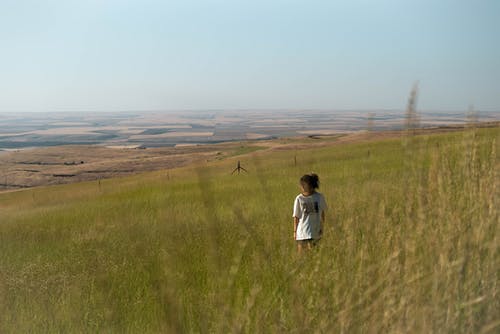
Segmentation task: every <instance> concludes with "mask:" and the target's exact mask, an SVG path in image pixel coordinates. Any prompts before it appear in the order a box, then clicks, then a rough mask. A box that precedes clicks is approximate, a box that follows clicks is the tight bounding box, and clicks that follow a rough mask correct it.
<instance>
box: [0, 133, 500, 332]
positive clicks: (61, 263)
mask: <svg viewBox="0 0 500 334" xmlns="http://www.w3.org/2000/svg"><path fill="white" fill-rule="evenodd" d="M498 137H499V129H498V128H494V129H480V130H479V129H470V130H467V131H464V132H457V133H453V134H445V135H444V134H443V135H432V136H408V137H403V138H402V139H401V140H394V139H391V140H384V141H377V142H372V143H362V144H347V145H338V146H332V147H327V148H316V149H310V150H300V151H297V152H293V151H273V152H254V153H252V154H251V155H248V156H246V157H239V159H240V160H241V161H242V165H243V166H244V167H245V168H247V169H249V170H250V174H248V175H246V174H242V175H239V176H236V175H234V176H231V175H230V172H231V170H232V169H233V168H234V165H235V161H236V160H235V159H228V160H225V161H220V162H217V163H210V164H206V165H204V166H196V167H193V168H183V169H178V170H173V171H170V172H169V173H168V177H167V172H155V173H148V174H144V175H139V176H134V177H129V178H122V179H110V180H104V181H101V186H99V185H98V183H97V182H89V183H81V184H72V185H65V186H56V187H46V188H38V189H33V190H28V191H21V192H13V193H6V194H0V332H1V333H13V332H15V333H18V332H19V333H20V332H100V333H102V332H119V333H125V332H136V333H147V332H248V333H252V332H291V333H294V332H304V331H312V332H335V333H341V332H346V333H353V332H379V333H386V332H388V333H390V332H421V333H422V332H451V333H460V332H481V331H483V332H495V331H498V329H499V328H500V318H499V314H500V305H499V304H500V298H498V281H499V280H498V274H499V268H500V263H499V258H500V257H499V226H498V218H499V217H498V208H499V207H500V205H499V203H498V202H499V200H498V199H499V196H498V195H499V194H498V166H499V164H498V158H497V149H498ZM295 155H296V157H297V165H296V166H295V162H294V156H295ZM310 171H314V172H316V173H318V174H319V175H320V180H321V188H320V191H321V192H323V193H324V194H325V196H326V198H327V201H328V204H329V207H330V211H329V212H328V214H327V228H326V231H325V234H324V239H323V240H322V242H321V245H320V247H319V248H318V249H316V250H314V251H313V252H311V253H309V254H307V255H306V256H302V257H299V256H297V254H296V250H295V244H294V241H293V240H292V236H293V230H292V222H291V206H292V202H293V199H294V197H295V195H296V194H297V193H298V186H297V181H298V178H299V177H300V176H301V175H302V174H304V173H306V172H310Z"/></svg>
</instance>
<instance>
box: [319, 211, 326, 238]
mask: <svg viewBox="0 0 500 334" xmlns="http://www.w3.org/2000/svg"><path fill="white" fill-rule="evenodd" d="M325 219H326V218H325V211H324V210H323V211H321V219H320V223H319V234H320V235H322V234H323V227H324V226H325Z"/></svg>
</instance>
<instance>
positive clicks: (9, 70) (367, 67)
mask: <svg viewBox="0 0 500 334" xmlns="http://www.w3.org/2000/svg"><path fill="white" fill-rule="evenodd" d="M0 51H1V52H0V111H87V110H89V111H100V110H102V111H117V110H177V109H233V108H235V109H246V108H250V109H252V108H256V109H265V108H292V109H302V108H320V109H403V108H404V107H405V105H406V101H407V96H408V92H409V90H410V88H411V86H412V84H413V82H414V81H415V80H419V82H420V98H419V108H420V109H424V110H436V109H437V110H466V109H467V108H468V106H469V104H474V106H475V108H476V109H478V110H490V111H491V110H493V111H496V110H500V1H498V0H470V1H465V0H418V1H417V0H393V1H389V0H372V1H369V0H349V1H347V0H346V1H333V0H331V1H326V0H325V1H320V0H304V1H298V0H288V1H284V0H282V1H281V0H267V1H261V0H251V1H243V0H231V1H229V0H227V1H223V0H218V1H217V0H199V1H195V0H182V1H181V0H179V1H168V0H164V1H154V0H134V1H132V0H78V1H76V0H31V1H29V0H0Z"/></svg>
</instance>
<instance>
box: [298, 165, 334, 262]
mask: <svg viewBox="0 0 500 334" xmlns="http://www.w3.org/2000/svg"><path fill="white" fill-rule="evenodd" d="M300 188H301V193H300V194H299V195H298V196H297V197H296V198H295V202H294V204H293V238H294V239H295V240H296V241H297V250H298V251H299V253H300V252H301V251H302V250H303V249H311V248H312V247H313V246H315V245H316V244H317V243H318V241H319V239H320V238H321V235H322V234H323V224H324V221H325V211H326V208H327V206H326V201H325V198H324V197H323V195H322V194H321V193H319V192H317V191H316V189H318V188H319V177H318V175H316V174H314V173H311V174H306V175H304V176H302V177H301V178H300Z"/></svg>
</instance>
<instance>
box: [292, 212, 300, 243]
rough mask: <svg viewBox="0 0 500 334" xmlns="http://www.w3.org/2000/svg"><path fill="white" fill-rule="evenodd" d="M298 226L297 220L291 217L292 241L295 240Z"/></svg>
mask: <svg viewBox="0 0 500 334" xmlns="http://www.w3.org/2000/svg"><path fill="white" fill-rule="evenodd" d="M298 225H299V218H297V217H293V239H294V240H295V239H297V226H298Z"/></svg>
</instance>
